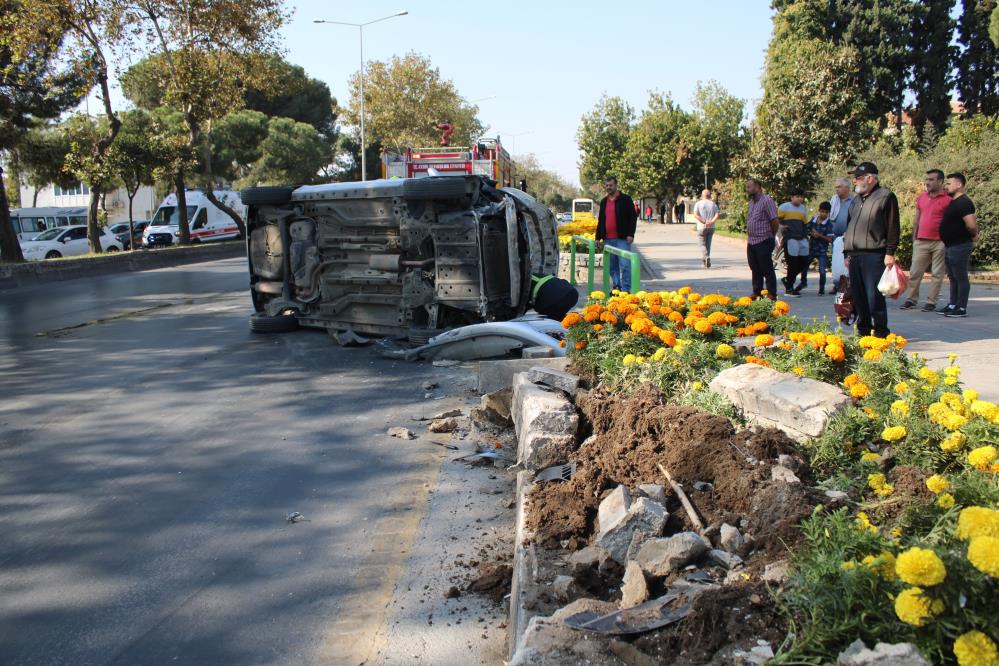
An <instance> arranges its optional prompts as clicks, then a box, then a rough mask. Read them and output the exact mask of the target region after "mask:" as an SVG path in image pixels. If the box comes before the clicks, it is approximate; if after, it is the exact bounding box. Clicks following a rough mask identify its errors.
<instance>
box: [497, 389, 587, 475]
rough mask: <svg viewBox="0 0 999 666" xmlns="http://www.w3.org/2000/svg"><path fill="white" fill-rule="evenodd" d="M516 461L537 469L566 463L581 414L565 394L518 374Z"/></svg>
mask: <svg viewBox="0 0 999 666" xmlns="http://www.w3.org/2000/svg"><path fill="white" fill-rule="evenodd" d="M511 414H512V416H513V423H514V426H515V427H516V432H517V462H518V463H520V464H521V465H522V466H523V467H524V469H527V470H530V471H533V472H536V471H538V470H541V469H544V468H546V467H551V466H553V465H558V464H561V463H564V462H566V461H567V460H568V459H569V456H570V454H571V453H572V452H573V451H574V450H575V449H576V431H577V430H578V429H579V415H578V414H577V413H576V407H575V405H573V404H572V402H570V401H569V399H568V398H566V397H565V395H563V394H561V393H558V392H556V391H553V390H552V389H549V388H547V387H544V386H538V385H536V384H534V383H532V382H531V381H529V380H528V379H527V375H526V374H523V373H521V374H518V375H517V376H516V378H515V379H514V385H513V407H512V409H511Z"/></svg>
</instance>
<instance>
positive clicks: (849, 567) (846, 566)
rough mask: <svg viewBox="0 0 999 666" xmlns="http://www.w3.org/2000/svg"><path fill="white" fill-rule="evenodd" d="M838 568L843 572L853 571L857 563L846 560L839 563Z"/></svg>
mask: <svg viewBox="0 0 999 666" xmlns="http://www.w3.org/2000/svg"><path fill="white" fill-rule="evenodd" d="M839 568H840V569H842V570H843V571H853V570H854V569H856V568H857V563H856V562H854V561H853V560H847V561H845V562H842V563H840V565H839Z"/></svg>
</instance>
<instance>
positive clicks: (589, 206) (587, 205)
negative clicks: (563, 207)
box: [572, 201, 593, 213]
mask: <svg viewBox="0 0 999 666" xmlns="http://www.w3.org/2000/svg"><path fill="white" fill-rule="evenodd" d="M572 210H573V211H575V212H577V213H590V212H592V211H593V202H592V201H574V202H573V204H572Z"/></svg>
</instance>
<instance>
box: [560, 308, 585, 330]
mask: <svg viewBox="0 0 999 666" xmlns="http://www.w3.org/2000/svg"><path fill="white" fill-rule="evenodd" d="M581 321H583V318H582V317H581V316H580V314H579V313H578V312H570V313H569V314H567V315H566V316H565V318H564V319H562V326H563V327H564V328H571V327H573V326H575V325H576V324H578V323H580V322H581Z"/></svg>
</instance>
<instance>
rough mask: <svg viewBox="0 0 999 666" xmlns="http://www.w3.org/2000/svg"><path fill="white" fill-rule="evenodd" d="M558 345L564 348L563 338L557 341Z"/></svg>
mask: <svg viewBox="0 0 999 666" xmlns="http://www.w3.org/2000/svg"><path fill="white" fill-rule="evenodd" d="M558 346H559V347H562V348H563V349H565V340H559V341H558Z"/></svg>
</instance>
